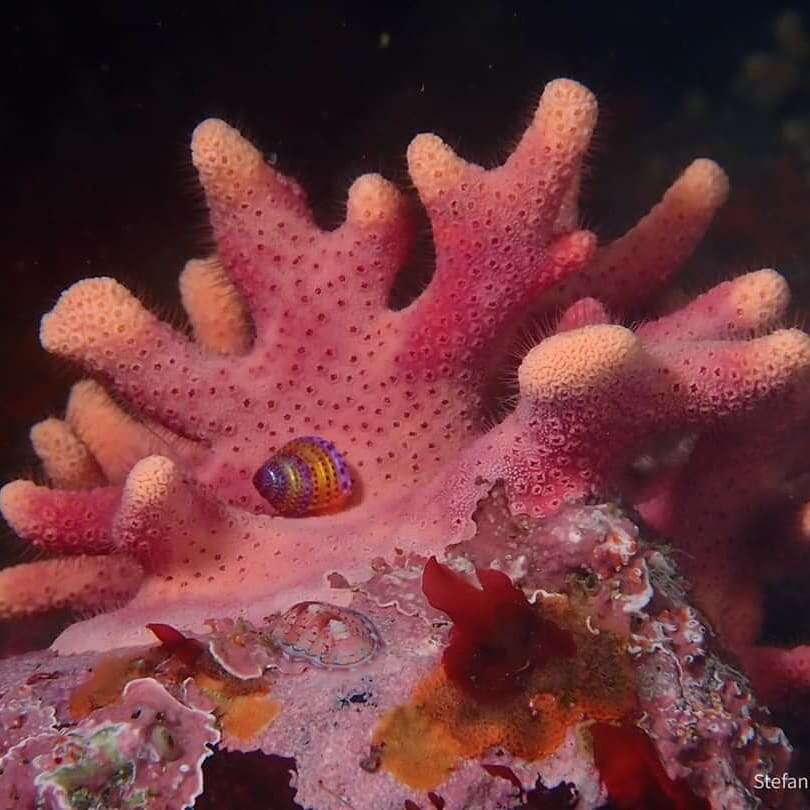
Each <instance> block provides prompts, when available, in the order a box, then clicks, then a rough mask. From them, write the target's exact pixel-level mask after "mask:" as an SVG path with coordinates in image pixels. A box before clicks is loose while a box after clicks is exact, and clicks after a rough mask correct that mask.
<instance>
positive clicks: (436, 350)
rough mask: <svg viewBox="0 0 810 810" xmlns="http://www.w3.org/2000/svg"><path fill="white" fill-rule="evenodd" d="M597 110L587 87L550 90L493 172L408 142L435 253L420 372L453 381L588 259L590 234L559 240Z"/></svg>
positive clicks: (421, 312)
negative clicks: (432, 371)
mask: <svg viewBox="0 0 810 810" xmlns="http://www.w3.org/2000/svg"><path fill="white" fill-rule="evenodd" d="M596 112H597V107H596V100H595V99H594V97H593V95H591V93H590V92H589V91H587V90H586V89H585V88H584V87H582V86H581V85H579V84H577V83H576V82H572V81H568V80H558V81H554V82H551V83H550V84H549V85H548V86H547V87H546V89H545V91H544V92H543V96H542V98H541V100H540V104H539V106H538V109H537V112H536V114H535V117H534V121H533V123H532V125H531V126H530V127H529V129H528V130H527V131H526V133H525V134H524V136H523V138H522V140H521V142H520V144H519V145H518V147H517V148H516V150H515V151H514V152H513V153H512V155H510V157H509V159H508V160H507V161H506V163H505V164H504V165H503V166H500V167H498V168H496V169H492V170H490V171H486V170H484V169H483V168H481V167H480V166H476V165H473V164H470V163H466V162H465V161H463V160H462V159H461V158H459V157H457V156H456V155H455V154H454V153H453V151H452V150H451V149H450V147H448V146H447V145H446V144H445V143H443V142H442V141H441V140H440V139H439V138H438V137H436V136H435V135H419V136H418V137H416V138H415V139H414V141H413V142H412V143H411V145H410V147H409V148H408V167H409V170H410V173H411V177H412V178H413V181H414V184H415V185H416V187H417V190H418V191H419V196H420V198H421V200H422V202H423V203H424V205H425V207H426V208H427V211H428V215H429V217H430V220H431V225H432V228H433V238H434V242H435V245H436V271H435V274H434V277H433V279H432V281H431V283H430V285H429V286H428V288H427V290H426V291H425V292H424V293H423V294H422V296H421V297H420V299H419V300H418V301H417V302H416V303H415V304H414V305H413V312H412V317H413V327H412V328H413V330H414V336H413V339H412V345H411V348H410V355H411V357H412V358H418V363H419V365H420V366H425V365H428V366H434V367H439V368H442V367H444V368H445V373H448V372H449V369H450V365H452V366H453V367H454V368H455V367H457V366H458V365H459V364H463V363H468V361H469V359H470V353H471V351H475V350H476V349H480V348H481V347H482V346H483V345H484V343H485V342H486V341H488V340H491V339H492V337H493V336H494V335H496V334H497V333H498V332H499V331H500V329H501V328H502V327H503V326H504V324H505V323H507V322H508V321H509V320H510V319H512V318H515V317H516V316H518V315H522V314H523V313H524V312H525V310H526V309H527V308H528V307H529V306H530V305H531V304H532V303H533V302H534V301H535V299H536V298H537V296H538V295H539V294H540V293H541V292H542V291H543V290H545V289H547V288H548V287H550V286H551V285H553V284H555V283H556V282H558V281H559V280H560V279H561V278H565V277H568V276H570V275H572V274H575V273H577V272H579V271H580V270H581V269H582V268H583V267H584V265H586V264H587V263H588V262H589V261H590V259H591V258H592V256H593V252H594V250H595V240H594V237H593V235H592V234H590V233H588V232H587V231H574V232H571V233H567V234H565V235H563V236H560V237H557V236H556V231H555V224H556V222H557V220H558V217H560V208H561V206H562V205H563V202H564V200H565V199H566V194H568V202H567V206H568V208H570V205H571V203H570V193H569V190H570V189H571V188H572V186H573V185H574V184H575V182H576V177H577V176H578V172H579V166H580V161H581V158H582V154H583V153H584V151H585V149H586V148H587V146H588V143H589V141H590V137H591V133H592V131H593V127H594V124H595V122H596ZM562 216H563V219H566V218H570V216H571V214H570V212H569V213H568V214H563V215H562ZM516 246H517V247H518V249H515V248H516ZM449 364H450V365H449Z"/></svg>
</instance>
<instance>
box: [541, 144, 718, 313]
mask: <svg viewBox="0 0 810 810" xmlns="http://www.w3.org/2000/svg"><path fill="white" fill-rule="evenodd" d="M728 189H729V184H728V178H727V177H726V175H725V172H723V170H722V169H721V168H720V167H719V166H718V165H717V164H716V163H715V162H714V161H711V160H696V161H694V163H692V164H691V165H690V166H689V167H688V168H687V169H686V171H684V173H683V174H682V175H681V176H680V177H679V178H678V179H677V180H676V181H675V182H674V183H673V184H672V185H671V186H670V187H669V189H668V190H667V192H666V193H665V194H664V196H663V198H662V199H661V202H659V203H658V205H656V206H655V207H654V208H653V209H652V210H651V211H650V212H649V213H648V214H647V215H646V216H645V217H644V218H643V219H641V220H640V221H639V222H638V224H636V225H635V226H634V227H633V228H631V229H630V230H629V231H628V232H627V233H626V234H625V235H624V236H622V237H620V238H619V239H616V240H615V241H614V242H611V243H610V244H609V245H607V246H605V247H604V248H601V249H600V250H599V252H598V253H597V256H596V258H595V259H594V261H593V262H592V263H591V265H590V266H589V267H588V268H587V270H586V271H585V272H584V273H582V274H580V275H578V276H575V277H573V278H572V279H571V281H570V282H569V283H565V284H563V285H561V286H560V289H559V290H557V291H556V292H557V293H558V294H559V295H561V296H562V299H563V301H564V302H568V301H572V300H574V299H576V298H579V297H581V296H583V295H593V296H595V297H596V298H598V299H599V300H600V301H603V302H604V303H605V304H607V306H609V307H611V308H613V309H616V310H617V311H619V310H622V311H634V310H637V309H639V308H640V307H642V306H644V305H645V304H648V303H649V301H650V299H651V298H652V296H654V295H655V294H656V293H658V292H659V291H660V290H661V289H662V288H663V287H664V286H665V285H666V284H667V283H668V282H669V280H670V278H671V277H672V274H673V273H674V272H675V271H676V270H677V269H678V267H680V265H681V264H682V263H683V261H684V260H685V259H687V258H688V257H689V255H690V254H691V253H692V251H693V250H694V249H695V247H696V246H697V244H698V243H699V242H700V240H701V239H702V238H703V234H704V233H705V232H706V229H707V228H708V226H709V223H710V222H711V220H712V218H713V216H714V214H715V212H716V211H717V209H718V208H719V207H720V206H721V205H722V204H723V203H724V202H725V201H726V198H727V197H728Z"/></svg>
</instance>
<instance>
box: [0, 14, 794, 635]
mask: <svg viewBox="0 0 810 810" xmlns="http://www.w3.org/2000/svg"><path fill="white" fill-rule="evenodd" d="M805 5H806V4H805ZM161 6H166V8H162V7H161ZM659 6H660V7H664V10H663V11H662V10H660V9H659V8H657V7H659ZM789 8H790V7H789V6H785V8H784V9H783V8H782V7H780V6H779V5H778V4H769V3H722V2H721V3H703V4H693V3H678V2H668V3H661V4H656V3H647V4H643V5H642V4H638V5H636V4H633V3H630V4H626V3H616V2H614V3H609V2H604V3H596V2H593V3H574V2H572V3H542V2H535V3H526V4H521V3H518V4H515V3H474V2H471V3H440V2H436V0H433V1H432V2H401V3H396V4H385V3H378V4H369V5H364V4H357V3H346V4H340V3H329V4H297V3H296V4H293V3H287V4H284V3H280V4H279V3H259V2H248V3H230V4H220V5H219V7H218V8H216V9H215V10H212V9H210V8H205V7H204V6H203V5H202V4H198V3H194V4H191V3H171V4H169V3H166V4H150V3H136V2H121V3H111V2H104V3H102V2H85V3H79V4H67V3H52V4H48V3H40V4H36V3H26V4H18V5H17V6H16V7H15V5H14V4H12V5H10V6H8V7H7V8H6V10H4V11H3V12H0V19H1V20H2V31H3V35H4V42H5V45H4V46H3V53H4V55H5V56H4V58H5V59H7V60H8V64H7V66H6V67H5V68H4V69H3V72H2V80H1V83H0V122H2V123H1V124H0V150H1V151H0V155H2V157H1V158H0V160H1V161H2V165H3V172H2V181H3V195H2V200H3V206H2V209H3V210H2V213H1V214H0V228H1V230H0V233H1V234H2V237H0V239H1V241H2V246H3V249H2V253H1V254H0V256H1V257H2V272H3V293H2V294H0V363H2V368H3V370H4V374H3V377H2V396H0V447H1V448H2V453H1V454H0V476H2V479H3V480H4V481H5V480H8V479H10V478H13V477H16V476H17V475H18V474H21V473H22V474H26V473H33V472H34V470H35V465H34V457H33V454H32V452H31V450H30V448H29V445H28V440H27V432H28V428H29V427H30V425H31V424H32V423H34V422H36V421H39V420H40V419H42V418H44V417H46V416H49V415H53V414H57V415H58V414H60V413H61V409H62V407H63V404H64V401H65V398H66V395H67V391H68V387H69V384H70V382H71V381H72V380H74V379H77V374H76V373H75V372H74V371H72V370H70V369H67V368H65V366H64V365H63V364H62V363H60V362H58V361H55V360H53V359H51V358H49V356H48V355H46V354H45V353H44V351H42V350H41V349H40V347H39V345H38V341H37V328H38V319H39V317H40V315H41V314H42V313H43V312H45V311H46V310H48V309H50V307H51V306H52V304H53V301H54V300H55V298H56V296H57V294H58V293H59V292H60V291H61V290H62V289H64V288H65V287H66V286H67V285H68V284H70V283H72V282H73V281H76V280H78V279H79V278H82V277H85V276H92V275H113V276H115V277H116V278H118V279H119V280H121V281H123V282H124V283H125V284H126V285H127V286H129V287H130V288H132V289H133V290H135V291H136V292H138V293H139V294H142V295H143V296H144V297H145V300H146V301H147V302H148V303H149V304H150V305H152V306H153V307H155V308H156V309H157V310H158V311H159V312H161V313H163V314H164V315H166V316H167V317H169V318H171V319H172V320H174V321H175V322H176V323H178V324H182V316H181V315H180V314H179V313H180V310H179V303H178V296H177V293H176V278H177V274H178V273H179V271H180V269H181V268H182V265H183V263H184V262H185V260H186V259H188V258H191V257H194V256H200V255H205V254H206V253H207V252H208V250H209V244H210V243H209V239H208V232H207V226H206V220H205V215H204V206H203V201H202V196H201V194H200V192H199V190H198V188H197V185H196V181H195V178H194V173H193V170H192V167H191V163H190V159H189V155H188V148H187V144H188V140H189V136H190V133H191V130H192V129H193V127H194V126H195V124H197V123H198V122H199V121H200V120H202V119H203V118H205V117H208V116H219V117H223V118H226V119H227V120H229V121H230V122H231V123H233V124H235V125H236V126H238V127H240V128H241V129H242V130H243V132H244V133H245V134H246V135H248V136H249V137H250V138H251V139H252V140H253V141H254V142H255V143H256V144H257V145H258V146H259V147H260V148H262V149H263V150H264V152H265V153H266V154H270V153H274V154H275V155H277V158H278V166H279V167H280V168H281V169H282V170H283V171H285V172H286V173H289V174H292V175H293V176H295V177H296V178H297V179H298V180H299V181H300V182H301V183H302V184H303V185H304V187H305V188H306V189H307V190H308V191H309V193H310V198H311V201H312V203H313V205H314V207H315V210H316V212H317V215H318V218H319V220H320V222H321V223H322V224H323V225H335V224H337V222H338V221H339V220H340V218H341V216H342V211H343V200H344V199H345V192H346V189H347V188H348V186H349V184H350V182H351V181H352V180H353V179H354V177H356V176H357V175H358V174H361V173H363V172H367V171H380V172H382V173H383V174H385V175H386V176H388V177H390V178H392V179H395V180H397V181H399V182H400V183H401V184H402V185H403V186H404V187H408V185H409V184H408V180H407V175H406V172H405V163H404V151H405V148H406V146H407V144H408V142H409V141H410V139H411V138H412V137H413V135H414V134H416V133H417V132H421V131H434V132H437V133H438V134H440V135H441V136H442V137H444V138H445V139H446V140H448V141H449V142H450V143H451V144H452V145H453V146H454V147H456V148H457V149H458V150H459V151H460V152H461V154H462V155H463V156H464V157H466V158H468V159H472V160H475V161H477V162H480V163H483V164H485V165H492V164H493V163H496V162H498V161H499V160H501V159H502V158H503V157H504V156H505V154H506V153H507V151H508V149H509V148H510V146H511V145H512V144H513V143H514V141H515V138H516V137H517V136H519V135H520V133H521V132H522V129H523V127H524V125H525V124H526V122H527V121H528V120H529V116H530V115H531V112H532V111H533V108H534V105H535V103H536V100H537V98H538V95H539V92H540V90H541V89H542V86H543V85H544V83H545V82H547V81H548V80H550V79H552V78H555V77H558V76H570V77H572V78H576V79H578V80H580V81H582V82H584V83H585V84H586V85H588V86H589V87H590V88H591V89H592V90H594V91H595V92H596V94H597V96H598V97H599V100H600V105H601V115H600V124H599V128H598V131H597V135H596V138H595V143H594V148H593V150H592V160H591V167H590V174H589V178H588V181H587V183H586V187H585V196H584V213H585V224H586V225H587V226H589V227H591V228H593V229H595V230H596V231H597V232H598V233H599V234H600V237H603V238H609V237H610V236H612V235H615V234H617V233H619V232H620V231H621V230H622V229H623V228H624V227H626V226H628V225H629V224H631V223H632V222H633V221H634V220H635V219H636V218H637V217H638V216H639V215H640V214H641V213H643V212H644V211H645V210H646V208H647V207H649V205H651V204H652V203H653V202H654V201H655V200H656V199H657V198H658V196H659V195H660V194H661V192H662V191H663V190H664V189H665V188H666V186H667V185H668V184H669V183H670V182H671V180H672V179H673V178H674V177H675V176H676V175H677V173H678V172H679V171H680V170H681V169H682V168H683V167H684V166H685V165H686V164H687V163H688V162H689V161H690V160H691V159H692V158H694V157H701V156H706V157H713V158H715V159H716V160H718V161H719V162H720V163H721V164H722V165H723V166H724V167H725V168H726V170H727V171H728V172H729V174H730V175H731V180H732V187H733V195H732V202H731V203H729V204H728V205H727V206H726V208H725V209H724V211H723V212H722V213H721V215H720V216H719V218H718V221H717V223H716V225H715V227H714V228H713V229H712V231H711V234H710V236H709V238H708V239H707V241H706V243H705V245H704V247H703V248H702V250H701V251H700V253H699V255H698V256H696V257H695V259H693V261H692V262H691V263H690V266H689V271H690V272H689V276H690V278H691V280H692V283H693V285H694V286H695V287H696V288H701V287H705V286H707V285H708V283H709V281H710V280H713V279H717V278H726V277H730V276H732V275H736V274H737V273H739V272H743V271H745V270H750V269H757V268H759V267H763V266H774V267H777V268H778V269H780V270H781V271H782V272H784V273H785V274H786V275H787V276H788V277H789V279H790V280H791V283H792V284H793V287H794V290H795V291H796V293H797V296H798V299H799V301H800V303H801V302H805V303H807V302H810V275H808V274H807V273H806V271H805V270H804V268H806V267H808V266H809V265H810V54H805V55H804V56H802V50H803V49H802V46H801V43H802V37H801V26H802V24H804V26H805V28H806V29H807V28H810V12H808V11H807V10H806V9H804V8H803V7H802V5H801V4H800V5H797V6H794V7H793V9H794V13H793V15H792V16H790V15H787V16H785V14H784V13H783V12H784V11H786V10H787V9H789ZM802 18H804V19H802ZM797 32H798V33H797ZM808 42H810V40H806V41H805V44H807V43H808ZM780 43H781V44H780ZM807 47H808V49H810V44H807ZM758 54H759V55H758ZM423 231H424V234H423V243H422V245H421V247H420V248H419V249H418V250H417V253H416V256H417V260H416V261H415V264H419V262H420V261H421V262H422V264H423V271H422V275H424V266H429V262H430V257H431V251H430V244H429V240H428V238H427V230H426V227H425V228H423ZM413 272H414V274H415V277H418V276H419V273H418V270H416V269H414V270H413ZM29 558H30V552H27V551H26V550H25V549H23V548H22V547H21V546H20V545H19V544H18V543H17V542H16V540H14V538H13V537H12V536H11V534H10V532H8V531H7V530H5V532H4V533H3V535H2V550H0V563H8V562H19V561H21V560H24V559H29ZM795 612H796V611H795V610H794V609H793V603H792V602H791V599H790V597H789V595H788V596H787V597H784V598H783V597H782V596H781V595H780V596H779V597H778V598H777V599H776V601H775V602H774V606H773V611H772V620H771V628H772V632H773V634H774V635H776V636H782V637H784V638H785V639H787V638H789V637H791V636H793V637H794V638H795V637H796V636H797V634H801V633H803V632H804V628H803V627H801V626H798V625H796V624H795V623H791V622H790V621H789V620H788V617H789V616H791V615H792V614H794V613H795Z"/></svg>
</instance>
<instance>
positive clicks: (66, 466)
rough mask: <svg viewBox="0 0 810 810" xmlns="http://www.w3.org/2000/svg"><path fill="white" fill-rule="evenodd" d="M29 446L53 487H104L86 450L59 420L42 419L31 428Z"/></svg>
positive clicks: (102, 478) (99, 473) (68, 427)
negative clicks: (31, 447)
mask: <svg viewBox="0 0 810 810" xmlns="http://www.w3.org/2000/svg"><path fill="white" fill-rule="evenodd" d="M31 444H32V445H33V448H34V452H35V453H36V454H37V456H38V457H39V459H40V461H42V466H43V469H44V470H45V474H46V475H47V476H48V479H49V480H50V482H51V483H52V484H53V485H54V486H56V487H61V488H62V489H89V488H92V487H97V486H100V485H101V484H103V483H104V476H103V475H102V473H101V470H100V469H99V466H98V464H97V463H96V460H95V459H94V458H93V456H92V454H91V453H90V451H89V450H88V449H87V446H86V445H85V444H84V443H83V442H82V441H81V440H80V439H79V438H78V436H76V434H75V433H74V432H73V431H72V430H71V429H70V426H69V425H67V424H65V422H63V421H62V420H61V419H46V420H45V421H43V422H38V423H37V424H36V425H34V426H33V427H32V428H31Z"/></svg>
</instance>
